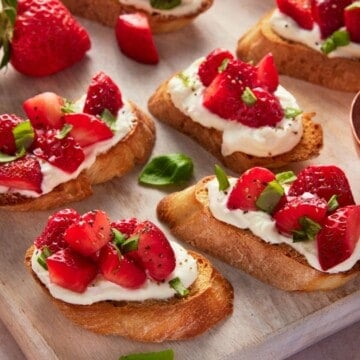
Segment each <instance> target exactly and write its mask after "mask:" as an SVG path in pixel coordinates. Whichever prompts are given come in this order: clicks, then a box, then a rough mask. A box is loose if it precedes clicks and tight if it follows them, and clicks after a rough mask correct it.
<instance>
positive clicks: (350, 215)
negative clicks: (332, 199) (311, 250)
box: [316, 205, 360, 270]
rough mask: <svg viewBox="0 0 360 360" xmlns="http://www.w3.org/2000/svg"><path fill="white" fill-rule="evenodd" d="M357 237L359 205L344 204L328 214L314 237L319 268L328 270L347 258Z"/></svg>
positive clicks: (359, 224) (359, 236)
mask: <svg viewBox="0 0 360 360" xmlns="http://www.w3.org/2000/svg"><path fill="white" fill-rule="evenodd" d="M359 238H360V206H359V205H351V206H345V207H342V208H339V209H337V210H336V211H335V212H334V213H332V214H331V215H329V216H328V217H327V218H326V219H325V221H324V223H323V228H322V229H321V230H320V231H319V233H318V235H317V238H316V241H317V249H318V257H319V262H320V265H321V268H322V269H323V270H328V269H330V268H332V267H333V266H336V265H338V264H340V263H341V262H343V261H345V260H346V259H347V258H349V257H350V256H351V254H352V253H353V251H354V249H355V246H356V244H357V242H358V241H359Z"/></svg>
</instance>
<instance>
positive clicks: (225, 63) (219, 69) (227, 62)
mask: <svg viewBox="0 0 360 360" xmlns="http://www.w3.org/2000/svg"><path fill="white" fill-rule="evenodd" d="M229 61H230V59H229V58H225V59H224V60H223V61H222V62H221V64H220V66H219V67H218V73H222V72H223V71H224V70H225V69H226V68H227V66H228V64H229Z"/></svg>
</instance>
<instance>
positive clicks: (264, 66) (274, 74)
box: [257, 53, 279, 92]
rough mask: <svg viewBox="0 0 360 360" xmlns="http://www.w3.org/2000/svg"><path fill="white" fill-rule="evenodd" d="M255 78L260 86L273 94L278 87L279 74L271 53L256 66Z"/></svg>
mask: <svg viewBox="0 0 360 360" xmlns="http://www.w3.org/2000/svg"><path fill="white" fill-rule="evenodd" d="M257 77H258V80H259V82H260V83H261V84H262V86H263V87H264V88H265V89H266V90H268V91H269V92H274V91H275V90H276V89H277V87H278V85H279V74H278V71H277V68H276V66H275V62H274V57H273V55H272V54H271V53H268V54H267V55H265V56H264V57H263V58H262V59H261V60H260V61H259V63H258V64H257Z"/></svg>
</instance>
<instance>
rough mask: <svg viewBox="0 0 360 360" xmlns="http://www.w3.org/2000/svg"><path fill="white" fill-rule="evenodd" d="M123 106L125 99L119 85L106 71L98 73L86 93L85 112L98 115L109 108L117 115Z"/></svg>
mask: <svg viewBox="0 0 360 360" xmlns="http://www.w3.org/2000/svg"><path fill="white" fill-rule="evenodd" d="M122 106H123V101H122V97H121V92H120V89H119V88H118V86H117V85H116V84H115V83H114V81H113V80H112V79H111V78H110V77H109V76H108V75H106V74H105V73H104V72H102V71H99V72H98V73H96V74H95V75H94V76H93V78H92V80H91V83H90V85H89V88H88V91H87V94H86V99H85V105H84V112H85V113H88V114H92V115H95V116H96V115H101V114H102V113H103V112H104V110H105V109H107V110H108V111H110V112H111V114H113V115H114V116H116V115H117V113H118V111H119V109H120V108H121V107H122Z"/></svg>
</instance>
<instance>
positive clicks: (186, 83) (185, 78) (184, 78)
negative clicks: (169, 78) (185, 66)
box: [176, 72, 191, 87]
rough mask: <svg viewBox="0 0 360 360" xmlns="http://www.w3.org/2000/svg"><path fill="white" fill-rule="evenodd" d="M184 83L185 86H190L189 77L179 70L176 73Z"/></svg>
mask: <svg viewBox="0 0 360 360" xmlns="http://www.w3.org/2000/svg"><path fill="white" fill-rule="evenodd" d="M176 76H177V77H178V78H179V79H180V80H181V81H182V83H183V84H184V86H185V87H191V79H190V77H189V76H187V75H185V74H184V73H183V72H180V73H178V74H177V75H176Z"/></svg>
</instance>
